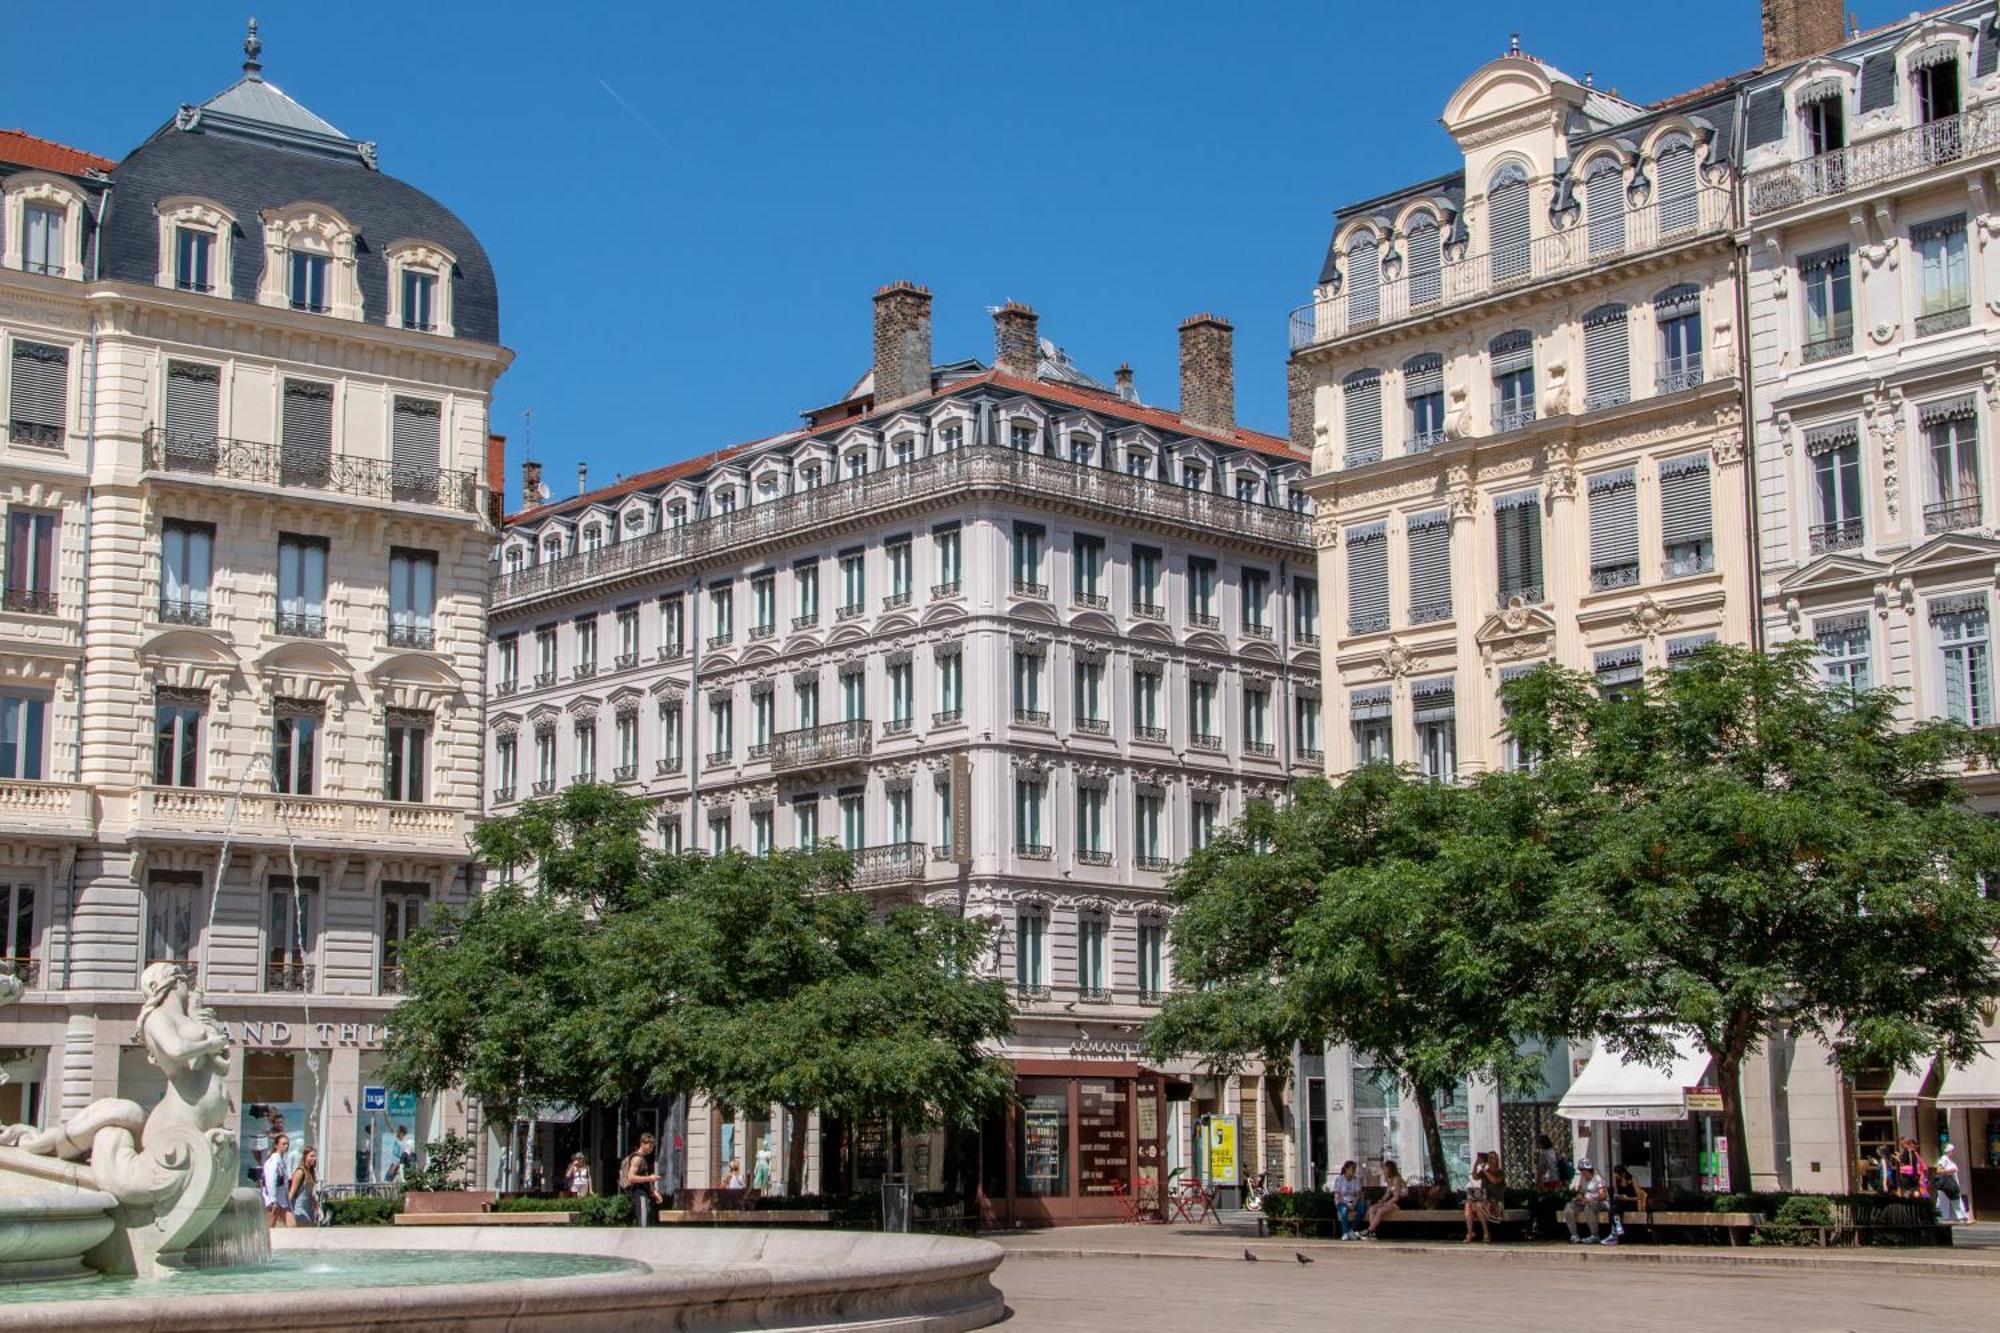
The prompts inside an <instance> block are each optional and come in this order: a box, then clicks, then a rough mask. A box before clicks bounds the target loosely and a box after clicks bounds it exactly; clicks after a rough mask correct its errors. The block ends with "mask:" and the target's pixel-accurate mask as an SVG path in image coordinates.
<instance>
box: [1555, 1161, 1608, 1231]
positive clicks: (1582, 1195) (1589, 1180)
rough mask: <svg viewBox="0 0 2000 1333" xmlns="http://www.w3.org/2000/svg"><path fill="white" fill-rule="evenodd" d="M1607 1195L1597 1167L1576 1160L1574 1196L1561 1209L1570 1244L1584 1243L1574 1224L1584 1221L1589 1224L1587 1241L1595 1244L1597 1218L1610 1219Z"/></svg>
mask: <svg viewBox="0 0 2000 1333" xmlns="http://www.w3.org/2000/svg"><path fill="white" fill-rule="evenodd" d="M1609 1195H1610V1191H1608V1190H1607V1189H1605V1187H1604V1181H1603V1180H1602V1179H1601V1178H1600V1177H1599V1176H1598V1174H1597V1168H1596V1167H1594V1166H1592V1165H1591V1164H1590V1163H1589V1162H1578V1163H1577V1164H1576V1197H1575V1198H1574V1199H1571V1200H1570V1201H1569V1204H1568V1206H1567V1207H1565V1208H1564V1209H1563V1224H1564V1225H1565V1226H1567V1227H1568V1228H1569V1242H1570V1244H1572V1245H1580V1244H1583V1243H1584V1238H1583V1237H1582V1236H1580V1235H1578V1234H1577V1230H1576V1224H1577V1223H1578V1222H1585V1223H1587V1224H1588V1225H1589V1227H1590V1240H1589V1243H1590V1244H1592V1245H1595V1244H1597V1222H1598V1219H1599V1218H1603V1219H1604V1220H1605V1221H1606V1222H1609V1221H1610V1220H1611V1217H1610V1209H1609V1207H1608V1206H1607V1204H1606V1200H1607V1199H1608V1198H1609ZM1614 1239H1615V1237H1614Z"/></svg>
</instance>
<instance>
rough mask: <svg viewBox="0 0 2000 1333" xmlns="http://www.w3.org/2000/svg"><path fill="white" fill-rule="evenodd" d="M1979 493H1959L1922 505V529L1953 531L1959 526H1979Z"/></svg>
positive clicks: (1933, 531)
mask: <svg viewBox="0 0 2000 1333" xmlns="http://www.w3.org/2000/svg"><path fill="white" fill-rule="evenodd" d="M1979 510H1980V504H1979V494H1978V492H1976V491H1975V492H1973V493H1972V494H1971V495H1960V496H1956V497H1954V498H1953V499H1950V500H1938V501H1936V502H1934V503H1932V504H1927V505H1925V506H1924V531H1925V532H1927V533H1935V532H1954V531H1957V530H1958V529H1960V528H1976V527H1978V526H1979Z"/></svg>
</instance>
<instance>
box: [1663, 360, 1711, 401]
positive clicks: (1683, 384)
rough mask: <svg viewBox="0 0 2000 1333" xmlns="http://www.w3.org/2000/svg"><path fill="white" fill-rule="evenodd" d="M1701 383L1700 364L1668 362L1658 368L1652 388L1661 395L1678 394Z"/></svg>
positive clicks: (1697, 362)
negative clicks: (1658, 371)
mask: <svg viewBox="0 0 2000 1333" xmlns="http://www.w3.org/2000/svg"><path fill="white" fill-rule="evenodd" d="M1700 383H1701V362H1699V361H1694V362H1669V363H1667V364H1666V365H1665V366H1662V367H1661V368H1660V373H1659V375H1658V377H1657V378H1656V380H1655V381H1654V388H1655V390H1656V391H1657V392H1659V393H1661V394H1669V393H1679V392H1681V391H1682V390H1683V389H1692V388H1694V387H1695V386H1696V385H1698V384H1700Z"/></svg>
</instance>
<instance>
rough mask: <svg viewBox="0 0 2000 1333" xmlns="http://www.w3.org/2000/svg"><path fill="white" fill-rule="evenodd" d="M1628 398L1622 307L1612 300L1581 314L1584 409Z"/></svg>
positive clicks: (1628, 369) (1629, 373)
mask: <svg viewBox="0 0 2000 1333" xmlns="http://www.w3.org/2000/svg"><path fill="white" fill-rule="evenodd" d="M1631 400H1632V371H1631V355H1630V352H1629V351H1628V349H1627V344H1626V338H1625V307H1624V306H1622V305H1620V304H1618V303H1617V302H1616V301H1612V302H1608V303H1606V304H1604V305H1601V306H1598V307H1597V308H1596V309H1595V310H1592V311H1590V312H1589V313H1588V314H1586V315H1585V316H1584V317H1583V409H1584V411H1586V412H1594V411H1596V410H1597V409H1598V408H1600V407H1616V406H1617V405H1618V404H1619V403H1626V402H1630V401H1631Z"/></svg>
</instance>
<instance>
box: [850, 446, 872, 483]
mask: <svg viewBox="0 0 2000 1333" xmlns="http://www.w3.org/2000/svg"><path fill="white" fill-rule="evenodd" d="M846 467H847V474H846V475H847V476H849V477H859V476H861V475H862V474H864V473H865V472H867V471H868V455H867V454H865V453H863V452H861V451H860V450H858V449H857V450H855V451H854V452H853V453H851V454H849V455H848V456H847V460H846Z"/></svg>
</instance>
